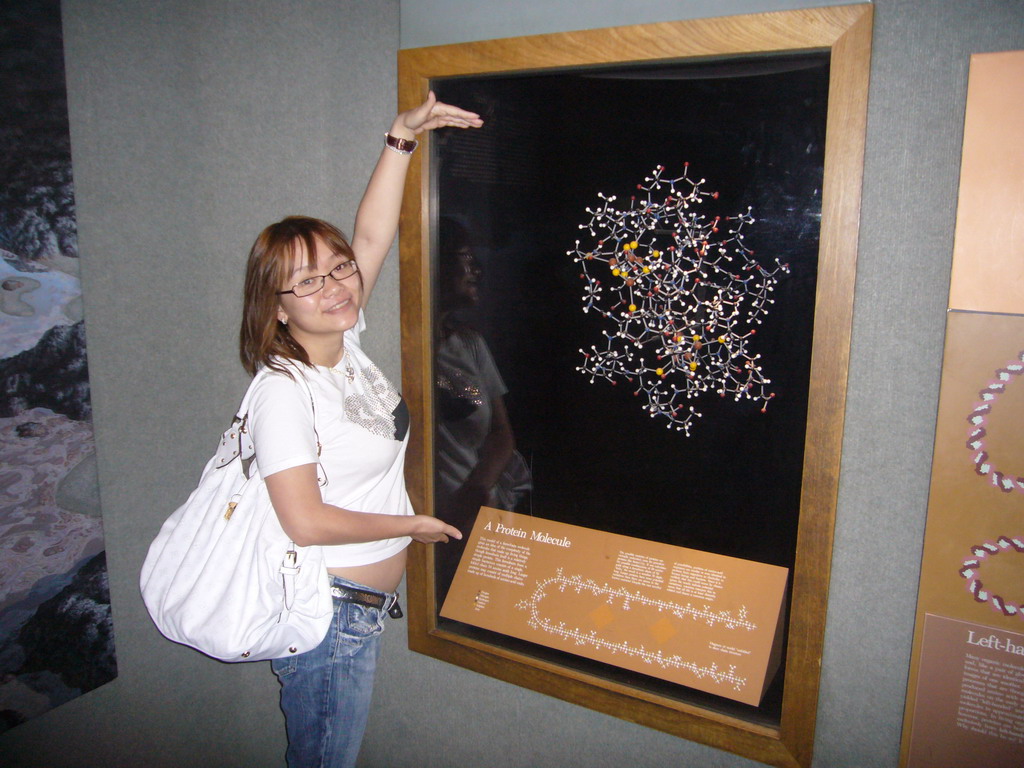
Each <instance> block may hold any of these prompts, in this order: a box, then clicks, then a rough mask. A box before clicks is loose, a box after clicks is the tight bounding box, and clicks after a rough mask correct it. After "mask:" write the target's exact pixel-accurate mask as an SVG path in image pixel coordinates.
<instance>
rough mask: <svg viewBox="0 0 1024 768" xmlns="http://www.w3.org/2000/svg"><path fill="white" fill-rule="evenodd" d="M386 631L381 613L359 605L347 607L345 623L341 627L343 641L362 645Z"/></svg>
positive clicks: (351, 604) (354, 604) (349, 604)
mask: <svg viewBox="0 0 1024 768" xmlns="http://www.w3.org/2000/svg"><path fill="white" fill-rule="evenodd" d="M383 631H384V624H383V621H382V616H381V612H380V611H379V610H377V609H376V608H367V607H366V606H364V605H359V604H357V603H347V604H346V605H345V622H344V625H343V626H342V627H341V640H342V642H348V643H361V642H363V641H365V640H369V639H370V638H371V637H374V636H376V635H379V634H380V633H381V632H383Z"/></svg>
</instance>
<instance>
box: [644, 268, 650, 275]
mask: <svg viewBox="0 0 1024 768" xmlns="http://www.w3.org/2000/svg"><path fill="white" fill-rule="evenodd" d="M650 271H651V268H650V267H644V274H645V275H646V274H648V273H649V272H650Z"/></svg>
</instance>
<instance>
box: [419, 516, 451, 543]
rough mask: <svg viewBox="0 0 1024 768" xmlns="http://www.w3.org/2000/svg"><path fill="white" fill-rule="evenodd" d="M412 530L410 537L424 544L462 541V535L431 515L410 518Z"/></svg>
mask: <svg viewBox="0 0 1024 768" xmlns="http://www.w3.org/2000/svg"><path fill="white" fill-rule="evenodd" d="M410 522H411V523H412V530H411V531H410V532H409V535H410V536H412V538H413V540H414V541H418V542H420V543H422V544H443V543H444V542H446V541H448V539H449V538H452V539H461V538H462V534H461V533H460V532H459V530H458V529H457V528H454V527H452V526H450V525H448V523H446V522H444V521H443V520H439V519H438V518H436V517H430V516H429V515H414V516H413V517H412V518H410Z"/></svg>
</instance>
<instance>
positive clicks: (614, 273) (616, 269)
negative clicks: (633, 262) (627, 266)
mask: <svg viewBox="0 0 1024 768" xmlns="http://www.w3.org/2000/svg"><path fill="white" fill-rule="evenodd" d="M612 274H613V275H615V276H616V277H618V276H619V268H618V267H616V268H615V269H613V270H612Z"/></svg>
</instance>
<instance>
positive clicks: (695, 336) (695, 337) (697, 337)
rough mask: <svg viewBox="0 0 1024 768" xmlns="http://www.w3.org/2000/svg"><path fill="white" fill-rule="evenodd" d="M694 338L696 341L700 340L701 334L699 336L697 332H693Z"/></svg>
mask: <svg viewBox="0 0 1024 768" xmlns="http://www.w3.org/2000/svg"><path fill="white" fill-rule="evenodd" d="M693 340H694V341H700V336H698V335H697V334H696V333H695V334H693Z"/></svg>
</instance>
